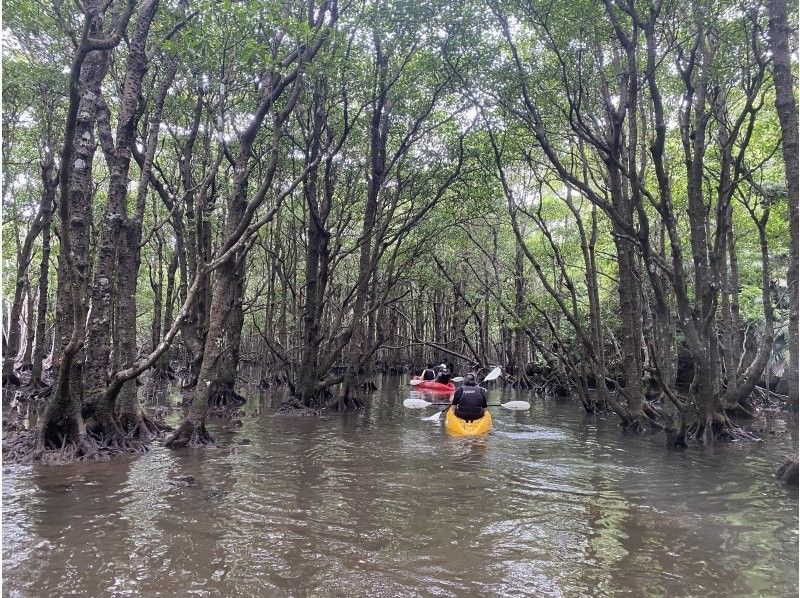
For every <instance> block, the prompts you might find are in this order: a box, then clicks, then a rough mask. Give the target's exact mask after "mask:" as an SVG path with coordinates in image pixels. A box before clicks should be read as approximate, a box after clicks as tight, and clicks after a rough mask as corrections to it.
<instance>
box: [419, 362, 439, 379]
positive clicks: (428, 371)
mask: <svg viewBox="0 0 800 598" xmlns="http://www.w3.org/2000/svg"><path fill="white" fill-rule="evenodd" d="M420 378H422V379H423V380H433V379H434V378H436V372H434V371H433V364H432V363H429V364H426V365H425V369H424V370H422V374H421V375H420Z"/></svg>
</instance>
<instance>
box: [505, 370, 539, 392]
mask: <svg viewBox="0 0 800 598" xmlns="http://www.w3.org/2000/svg"><path fill="white" fill-rule="evenodd" d="M511 386H513V387H514V388H533V387H534V386H535V383H534V382H533V380H532V379H531V378H530V376H528V374H526V373H524V372H523V373H522V374H520V375H519V376H518V377H516V378H514V379H513V381H512V383H511Z"/></svg>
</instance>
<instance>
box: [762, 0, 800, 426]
mask: <svg viewBox="0 0 800 598" xmlns="http://www.w3.org/2000/svg"><path fill="white" fill-rule="evenodd" d="M787 12H788V11H787V2H786V0H770V1H769V38H770V48H771V50H772V65H773V74H774V80H775V108H776V109H777V111H778V119H779V121H780V124H781V138H782V141H783V162H784V166H785V168H786V186H787V192H788V199H789V272H788V275H787V283H788V286H789V330H788V333H787V334H788V337H789V367H788V368H787V369H786V372H785V374H784V379H785V380H786V383H785V388H786V392H787V393H788V395H789V403H788V407H789V409H791V410H792V411H797V406H798V358H799V356H800V346H799V345H798V334H800V329H799V326H800V313H799V312H798V310H800V307H799V306H798V303H800V293H798V260H800V249H799V247H800V230H798V226H800V225H798V218H799V217H800V214H799V213H798V185H799V184H800V183H798V160H799V159H800V155H799V152H798V124H797V101H796V100H795V97H794V89H795V82H794V77H793V76H792V64H791V63H792V53H791V51H790V49H789V38H790V34H791V31H792V28H793V27H796V23H790V22H789V16H788V14H787Z"/></svg>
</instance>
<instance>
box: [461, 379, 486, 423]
mask: <svg viewBox="0 0 800 598" xmlns="http://www.w3.org/2000/svg"><path fill="white" fill-rule="evenodd" d="M486 394H487V393H486V389H485V388H483V387H482V386H478V382H477V380H476V379H475V374H467V375H466V376H464V384H463V385H462V386H459V387H458V390H456V393H455V394H454V395H453V401H452V405H453V408H454V409H455V410H456V415H457V416H458V417H460V418H461V419H463V420H466V421H468V422H471V421H473V420H476V419H480V418H482V417H483V414H484V411H485V410H486V409H487V408H488V407H489V402H488V401H487V398H486Z"/></svg>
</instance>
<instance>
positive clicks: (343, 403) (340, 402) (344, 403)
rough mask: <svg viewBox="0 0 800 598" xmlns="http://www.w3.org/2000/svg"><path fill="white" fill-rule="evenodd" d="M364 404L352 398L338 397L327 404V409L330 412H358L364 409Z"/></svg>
mask: <svg viewBox="0 0 800 598" xmlns="http://www.w3.org/2000/svg"><path fill="white" fill-rule="evenodd" d="M366 406H367V405H366V403H364V401H362V400H361V399H356V398H354V397H340V398H338V399H334V400H333V401H331V402H330V403H328V405H327V407H328V409H330V410H331V411H339V412H342V411H358V410H360V409H364V408H365V407H366Z"/></svg>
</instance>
